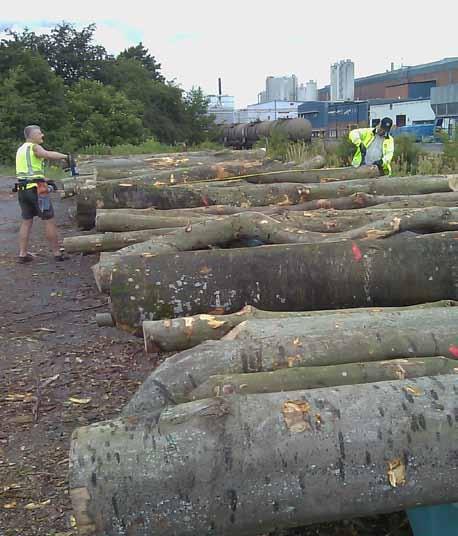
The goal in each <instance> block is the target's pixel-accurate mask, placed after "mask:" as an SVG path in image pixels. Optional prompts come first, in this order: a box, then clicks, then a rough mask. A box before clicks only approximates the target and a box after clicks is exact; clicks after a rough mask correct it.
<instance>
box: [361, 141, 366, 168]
mask: <svg viewBox="0 0 458 536" xmlns="http://www.w3.org/2000/svg"><path fill="white" fill-rule="evenodd" d="M359 150H360V151H361V165H362V166H363V165H364V164H365V163H366V153H367V147H366V146H365V145H364V143H363V142H361V143H360V144H359Z"/></svg>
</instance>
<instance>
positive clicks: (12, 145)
mask: <svg viewBox="0 0 458 536" xmlns="http://www.w3.org/2000/svg"><path fill="white" fill-rule="evenodd" d="M0 73H1V77H0V124H1V125H2V136H1V139H0V140H1V141H0V151H1V153H0V159H1V160H2V161H3V162H8V161H9V162H11V161H12V160H13V159H14V154H15V152H16V149H17V147H18V145H19V144H21V143H22V142H23V141H24V138H23V130H24V127H25V126H27V125H29V124H39V125H40V126H41V127H42V129H43V131H44V132H45V143H44V145H45V146H47V147H52V148H56V149H61V150H64V149H65V141H66V138H65V132H66V129H67V126H68V115H67V108H66V102H65V87H64V84H63V82H62V80H61V79H60V78H59V77H58V76H56V75H55V74H54V73H53V72H52V70H51V69H50V67H49V65H48V64H47V62H46V61H45V60H44V59H43V58H42V57H40V56H39V55H38V54H36V53H34V52H32V51H31V50H27V49H24V48H21V47H18V46H16V45H14V46H13V47H12V48H11V49H9V48H8V47H7V46H5V45H0Z"/></svg>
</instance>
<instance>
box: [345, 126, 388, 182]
mask: <svg viewBox="0 0 458 536" xmlns="http://www.w3.org/2000/svg"><path fill="white" fill-rule="evenodd" d="M392 126H393V121H392V120H391V119H390V118H389V117H384V118H383V119H382V120H381V121H380V123H379V124H378V125H377V126H376V127H375V128H356V129H355V130H352V131H351V132H350V135H349V137H350V141H351V142H352V143H354V144H355V145H356V152H355V155H354V157H353V161H352V163H351V164H352V166H354V167H359V166H363V165H364V164H367V165H376V166H378V168H379V169H380V172H381V173H382V174H383V175H391V160H392V159H393V155H394V140H393V136H391V135H390V130H391V127H392Z"/></svg>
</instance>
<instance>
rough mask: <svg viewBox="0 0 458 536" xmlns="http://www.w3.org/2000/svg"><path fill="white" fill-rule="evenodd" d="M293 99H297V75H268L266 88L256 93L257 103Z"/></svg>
mask: <svg viewBox="0 0 458 536" xmlns="http://www.w3.org/2000/svg"><path fill="white" fill-rule="evenodd" d="M277 100H278V101H295V100H297V77H296V75H294V74H292V75H291V76H268V77H267V78H266V89H265V90H264V91H261V93H259V94H258V104H264V103H267V102H271V101H277Z"/></svg>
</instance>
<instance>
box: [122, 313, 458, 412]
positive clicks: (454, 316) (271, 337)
mask: <svg viewBox="0 0 458 536" xmlns="http://www.w3.org/2000/svg"><path fill="white" fill-rule="evenodd" d="M419 326H421V328H419ZM234 332H235V336H232V335H233V334H234ZM432 356H444V357H447V358H450V359H456V358H457V356H458V309H457V308H455V307H451V308H437V309H423V310H421V309H420V310H415V309H413V310H409V311H397V312H383V313H354V314H349V315H345V314H335V315H332V314H331V315H327V316H312V317H308V318H307V317H305V318H300V317H299V318H286V319H271V320H265V319H264V320H249V321H246V322H244V323H242V324H240V325H239V326H238V327H236V328H235V329H234V330H233V331H232V332H230V334H229V335H227V336H226V337H225V338H224V339H223V340H221V341H206V342H204V343H202V344H200V345H199V346H196V347H195V348H191V349H189V350H184V351H183V352H180V353H178V354H175V355H173V356H171V357H169V358H168V359H166V361H164V362H163V363H162V364H161V365H160V366H159V367H157V368H156V369H155V370H154V371H153V372H152V373H151V374H150V375H149V376H148V378H147V379H146V380H145V381H144V383H143V384H142V385H141V386H140V388H139V389H138V391H137V392H136V393H135V395H134V396H133V397H132V399H131V400H130V402H129V403H128V404H127V405H126V407H125V408H124V410H123V411H124V414H125V415H137V414H141V413H148V414H153V413H155V412H157V411H158V410H161V409H162V408H164V407H165V406H167V405H169V404H178V403H180V402H185V401H187V400H189V396H190V393H191V392H192V391H193V390H194V389H195V388H196V387H198V386H199V385H201V384H202V383H204V382H205V381H207V380H208V378H209V377H210V376H214V375H217V374H226V375H228V374H242V373H247V372H249V373H252V372H268V371H275V370H279V369H285V368H294V367H311V366H313V367H317V366H324V365H341V364H347V363H358V362H363V361H364V362H370V361H383V360H387V359H399V358H405V357H409V358H412V357H432Z"/></svg>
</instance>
